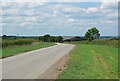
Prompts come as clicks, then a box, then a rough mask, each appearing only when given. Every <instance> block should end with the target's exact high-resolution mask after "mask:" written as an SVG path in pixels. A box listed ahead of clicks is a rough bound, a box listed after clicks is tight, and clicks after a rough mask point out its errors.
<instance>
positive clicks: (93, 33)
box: [85, 27, 100, 41]
mask: <svg viewBox="0 0 120 81" xmlns="http://www.w3.org/2000/svg"><path fill="white" fill-rule="evenodd" d="M99 37H100V34H99V30H98V29H97V28H95V27H94V28H91V29H88V31H87V32H86V33H85V38H86V39H87V40H89V41H92V40H95V39H97V38H99Z"/></svg>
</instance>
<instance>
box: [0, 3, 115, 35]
mask: <svg viewBox="0 0 120 81" xmlns="http://www.w3.org/2000/svg"><path fill="white" fill-rule="evenodd" d="M113 5H115V3H106V2H102V3H101V5H100V6H94V7H93V6H91V7H88V8H84V7H81V6H80V5H79V6H73V5H68V4H62V3H57V4H55V3H54V4H51V3H46V2H45V3H40V2H37V3H36V2H33V3H31V2H18V3H17V2H16V3H11V2H5V3H4V4H3V8H2V9H3V10H2V12H3V16H2V17H3V20H2V21H3V23H5V24H4V26H3V28H4V32H7V31H8V30H5V29H7V28H9V27H10V28H11V27H12V26H13V27H12V28H16V30H17V28H18V29H19V30H20V31H21V33H23V32H24V31H25V30H26V31H28V30H29V31H31V32H32V31H33V30H34V31H36V32H35V33H41V32H42V34H43V33H45V32H49V31H48V30H45V29H50V32H51V33H52V32H55V31H61V32H64V31H67V30H68V31H69V32H70V31H71V32H72V31H75V32H76V33H78V32H79V31H80V30H84V31H86V30H87V29H88V28H89V27H92V26H97V27H98V28H99V27H100V29H101V30H102V29H105V28H106V27H107V28H111V29H112V26H114V27H116V23H117V9H116V8H115V7H114V6H113ZM64 28H65V29H66V30H63V29H64ZM77 29H79V30H77ZM10 30H11V29H10ZM12 30H13V29H12ZM62 30H63V31H62ZM108 30H109V29H108ZM113 30H114V28H113ZM14 31H15V30H14ZM8 32H9V31H8ZM9 33H11V32H9ZM24 33H27V32H24ZM55 33H56V32H55ZM76 33H75V34H76ZM64 34H65V33H64ZM72 34H73V33H72ZM82 34H83V33H82Z"/></svg>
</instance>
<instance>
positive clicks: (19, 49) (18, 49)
mask: <svg viewBox="0 0 120 81" xmlns="http://www.w3.org/2000/svg"><path fill="white" fill-rule="evenodd" d="M53 45H55V44H54V43H47V42H40V43H34V44H32V45H22V46H11V47H7V48H5V49H3V50H2V51H0V56H1V54H2V57H3V58H4V57H8V56H12V55H16V54H19V53H23V52H27V51H31V50H35V49H39V48H45V47H49V46H53Z"/></svg>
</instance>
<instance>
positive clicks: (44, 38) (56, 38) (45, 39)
mask: <svg viewBox="0 0 120 81" xmlns="http://www.w3.org/2000/svg"><path fill="white" fill-rule="evenodd" d="M62 39H63V37H62V36H50V35H49V34H46V35H44V36H40V37H39V41H42V42H61V41H62Z"/></svg>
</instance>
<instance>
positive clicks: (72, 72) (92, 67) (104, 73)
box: [59, 41, 118, 79]
mask: <svg viewBox="0 0 120 81" xmlns="http://www.w3.org/2000/svg"><path fill="white" fill-rule="evenodd" d="M104 42H105V41H101V42H99V41H97V43H95V42H94V44H93V43H89V44H86V43H85V42H84V43H83V42H73V44H75V45H76V47H75V48H74V50H73V51H72V52H71V53H70V60H69V62H68V65H67V69H65V70H64V71H63V72H62V73H61V74H60V75H59V78H60V79H116V78H118V48H117V46H116V45H117V44H116V42H115V41H114V42H113V41H107V42H111V43H107V42H106V43H104Z"/></svg>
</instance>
